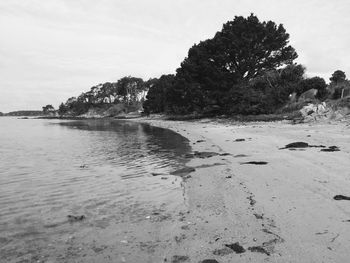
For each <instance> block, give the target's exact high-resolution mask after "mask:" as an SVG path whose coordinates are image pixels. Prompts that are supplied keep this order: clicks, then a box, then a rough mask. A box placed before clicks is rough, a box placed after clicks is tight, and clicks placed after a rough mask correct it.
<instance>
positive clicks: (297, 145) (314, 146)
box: [279, 142, 326, 150]
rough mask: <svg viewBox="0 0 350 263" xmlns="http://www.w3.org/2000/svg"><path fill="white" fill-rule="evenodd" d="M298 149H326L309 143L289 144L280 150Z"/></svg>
mask: <svg viewBox="0 0 350 263" xmlns="http://www.w3.org/2000/svg"><path fill="white" fill-rule="evenodd" d="M296 148H326V146H324V145H310V144H308V143H307V142H292V143H289V144H287V145H286V146H284V147H282V148H279V149H280V150H283V149H289V150H292V149H296Z"/></svg>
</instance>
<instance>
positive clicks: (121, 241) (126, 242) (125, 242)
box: [120, 240, 129, 244]
mask: <svg viewBox="0 0 350 263" xmlns="http://www.w3.org/2000/svg"><path fill="white" fill-rule="evenodd" d="M120 243H123V244H128V243H129V242H128V240H120Z"/></svg>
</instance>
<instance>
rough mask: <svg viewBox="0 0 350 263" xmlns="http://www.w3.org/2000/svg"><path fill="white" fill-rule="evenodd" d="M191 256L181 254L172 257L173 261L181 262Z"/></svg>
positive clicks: (174, 262) (175, 262)
mask: <svg viewBox="0 0 350 263" xmlns="http://www.w3.org/2000/svg"><path fill="white" fill-rule="evenodd" d="M189 259H190V258H189V257H188V256H179V255H175V256H173V257H172V258H171V262H172V263H179V262H186V261H188V260H189Z"/></svg>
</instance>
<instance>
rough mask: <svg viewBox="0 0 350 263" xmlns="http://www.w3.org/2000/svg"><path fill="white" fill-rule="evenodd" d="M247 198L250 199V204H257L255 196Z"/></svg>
mask: <svg viewBox="0 0 350 263" xmlns="http://www.w3.org/2000/svg"><path fill="white" fill-rule="evenodd" d="M247 199H248V200H249V204H250V205H251V206H253V205H255V204H256V201H255V200H254V198H253V196H251V195H250V196H248V197H247Z"/></svg>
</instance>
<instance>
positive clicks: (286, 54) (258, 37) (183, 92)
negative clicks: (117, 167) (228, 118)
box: [144, 14, 349, 114]
mask: <svg viewBox="0 0 350 263" xmlns="http://www.w3.org/2000/svg"><path fill="white" fill-rule="evenodd" d="M297 57H298V55H297V53H296V51H295V50H294V48H293V47H291V46H290V45H289V34H288V33H286V30H285V29H284V27H283V25H281V24H280V25H276V24H275V23H274V22H272V21H268V22H261V21H259V19H258V18H257V17H256V16H255V15H253V14H251V15H250V16H249V17H247V18H244V17H242V16H239V17H235V19H234V20H233V21H229V22H227V23H226V24H224V25H223V28H222V30H221V31H219V32H217V33H216V34H215V36H214V37H213V38H211V39H208V40H205V41H202V42H200V43H199V44H197V45H194V46H193V47H191V48H190V50H189V51H188V56H187V57H186V58H185V59H184V61H183V62H182V63H181V66H180V67H179V68H178V69H177V70H176V74H175V75H163V76H161V77H160V78H159V79H157V80H154V81H153V82H154V85H153V86H152V87H150V89H149V92H148V95H147V97H146V101H145V103H144V109H145V111H146V112H147V113H160V112H165V113H170V114H189V113H200V114H209V113H213V114H266V113H273V112H275V111H276V110H277V109H279V108H280V107H281V106H282V105H284V104H285V103H286V102H287V101H288V100H289V96H290V94H293V93H294V94H295V95H296V96H300V95H301V94H302V93H303V92H305V91H306V90H309V89H316V90H317V91H318V92H317V97H318V98H319V99H325V98H327V97H332V96H339V94H338V93H339V91H340V90H341V86H347V87H349V82H348V81H347V80H346V76H345V73H344V72H342V71H336V72H335V73H334V74H333V75H332V77H331V84H330V85H329V86H327V84H326V82H325V80H324V79H322V78H320V77H313V78H305V67H303V66H302V65H297V64H295V63H294V60H295V59H296V58H297Z"/></svg>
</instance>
